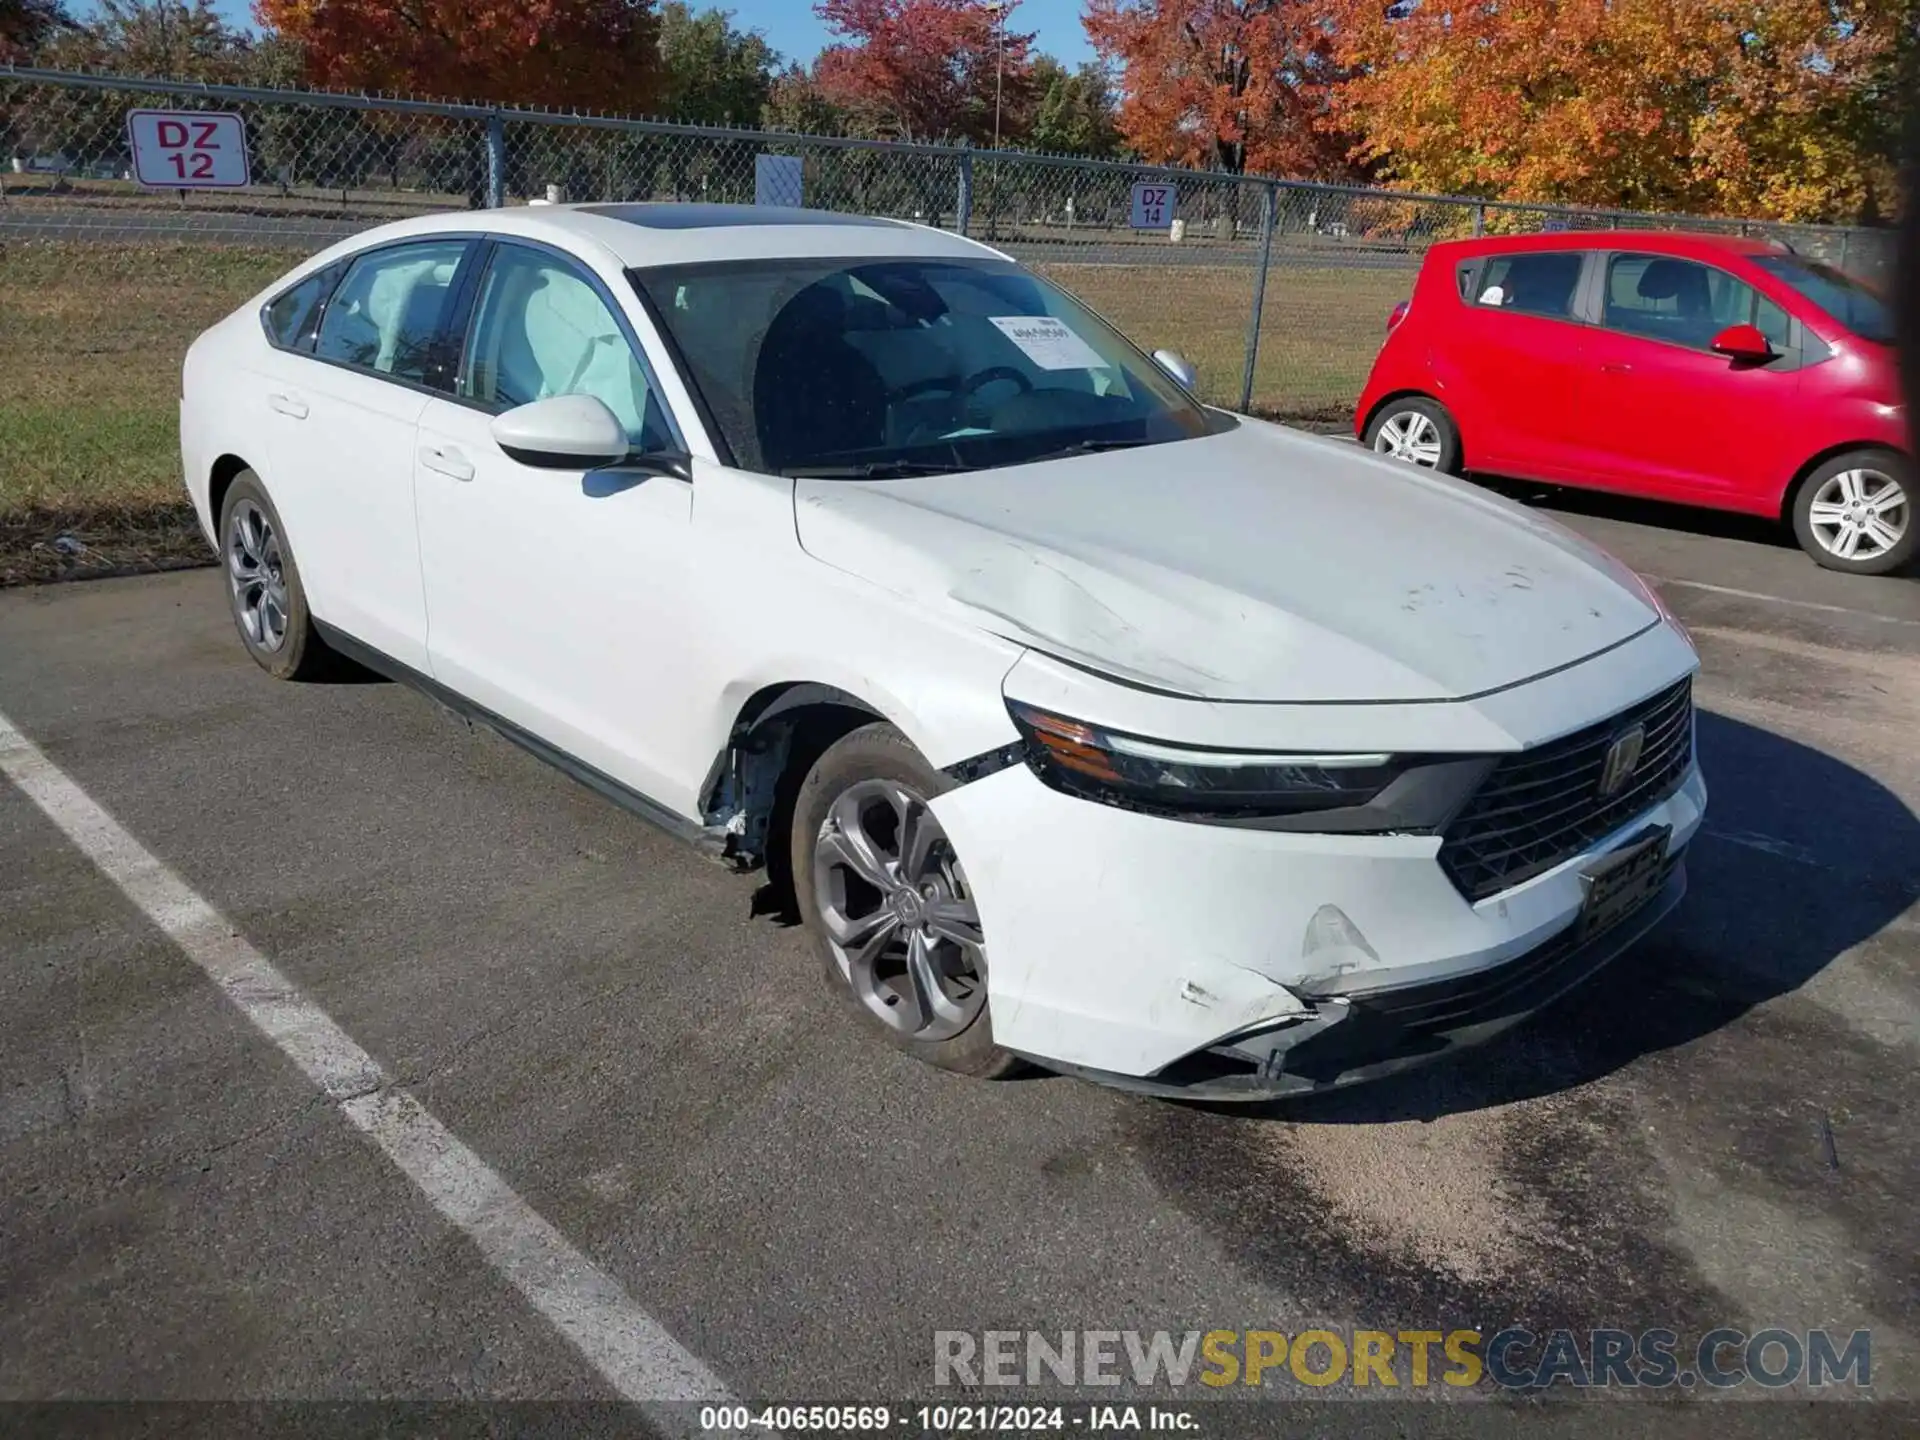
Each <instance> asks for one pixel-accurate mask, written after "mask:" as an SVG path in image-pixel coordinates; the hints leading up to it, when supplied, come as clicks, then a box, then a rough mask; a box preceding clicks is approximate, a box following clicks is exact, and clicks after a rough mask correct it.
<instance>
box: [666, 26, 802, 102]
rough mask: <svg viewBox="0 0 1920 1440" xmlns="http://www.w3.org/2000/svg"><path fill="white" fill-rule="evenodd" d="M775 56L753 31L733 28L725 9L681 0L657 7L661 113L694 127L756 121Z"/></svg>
mask: <svg viewBox="0 0 1920 1440" xmlns="http://www.w3.org/2000/svg"><path fill="white" fill-rule="evenodd" d="M778 63H779V56H777V55H775V54H774V52H773V51H772V50H771V49H770V48H769V47H768V45H767V42H766V39H765V38H764V37H763V36H762V35H761V34H760V32H759V31H757V30H736V29H735V28H734V26H733V16H732V15H731V14H730V13H729V12H728V11H725V10H702V11H699V12H697V13H696V12H695V11H694V10H693V9H692V8H691V7H689V6H687V5H685V4H682V3H681V0H669V3H668V4H666V5H664V6H663V7H661V10H660V70H661V84H660V99H659V110H660V113H661V114H662V115H664V116H666V117H667V118H668V119H669V120H684V121H686V122H688V123H690V124H695V125H753V124H757V123H759V119H760V112H761V110H762V109H764V108H765V106H766V103H767V101H768V99H769V98H770V97H771V95H772V91H773V77H774V71H775V68H776V66H777V65H778Z"/></svg>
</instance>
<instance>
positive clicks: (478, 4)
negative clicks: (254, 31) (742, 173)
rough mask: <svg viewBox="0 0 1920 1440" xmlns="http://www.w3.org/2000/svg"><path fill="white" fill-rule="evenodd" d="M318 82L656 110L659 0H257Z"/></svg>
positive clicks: (261, 17)
mask: <svg viewBox="0 0 1920 1440" xmlns="http://www.w3.org/2000/svg"><path fill="white" fill-rule="evenodd" d="M253 13H254V18H255V19H256V20H258V21H259V22H260V24H261V25H263V26H266V27H267V28H269V29H271V30H277V31H278V32H279V33H280V34H282V35H284V36H285V37H287V38H288V39H289V40H292V41H295V42H296V43H297V44H298V45H299V46H300V49H301V52H302V53H303V54H304V56H305V59H306V72H307V78H308V80H309V81H311V82H312V83H314V84H316V85H324V86H335V87H340V88H345V89H356V90H397V91H405V92H408V93H411V94H415V95H433V96H439V97H443V98H449V99H459V100H476V101H492V102H496V103H500V104H511V105H544V106H549V107H552V108H555V109H587V110H618V111H625V112H627V113H634V112H642V113H644V112H645V111H646V110H648V109H650V108H651V107H652V105H653V103H654V101H655V98H656V97H657V95H658V92H659V75H660V60H659V50H658V44H657V37H658V20H657V17H656V16H655V15H654V12H653V6H652V0H255V4H254V8H253Z"/></svg>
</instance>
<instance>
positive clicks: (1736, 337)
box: [1712, 325, 1773, 360]
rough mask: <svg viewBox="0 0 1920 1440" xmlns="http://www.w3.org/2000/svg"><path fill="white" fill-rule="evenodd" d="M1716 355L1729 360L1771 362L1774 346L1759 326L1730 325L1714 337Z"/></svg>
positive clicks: (1713, 346)
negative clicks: (1723, 356)
mask: <svg viewBox="0 0 1920 1440" xmlns="http://www.w3.org/2000/svg"><path fill="white" fill-rule="evenodd" d="M1712 349H1713V351H1714V353H1715V354H1718V355H1725V356H1726V357H1727V358H1728V359H1729V360H1771V359H1772V358H1773V346H1772V345H1770V344H1769V343H1768V342H1767V337H1766V336H1765V335H1763V334H1761V333H1760V327H1759V326H1757V325H1729V326H1727V328H1726V329H1724V330H1722V331H1721V332H1720V333H1719V334H1718V335H1716V336H1714V337H1713V342H1712Z"/></svg>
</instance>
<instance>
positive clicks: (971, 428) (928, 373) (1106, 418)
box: [630, 259, 1221, 478]
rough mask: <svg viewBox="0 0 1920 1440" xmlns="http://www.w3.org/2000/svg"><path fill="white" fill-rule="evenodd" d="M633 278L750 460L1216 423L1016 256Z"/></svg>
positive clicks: (1042, 450)
mask: <svg viewBox="0 0 1920 1440" xmlns="http://www.w3.org/2000/svg"><path fill="white" fill-rule="evenodd" d="M630 276H631V279H632V281H633V283H634V285H635V286H636V287H637V288H638V289H639V290H640V292H641V294H642V295H643V296H644V297H645V298H646V300H647V302H648V304H649V305H650V307H651V308H652V310H653V313H654V315H655V317H656V318H657V319H658V320H659V322H660V323H661V325H662V326H663V327H664V328H665V330H666V331H667V333H668V336H669V338H670V339H671V341H672V343H673V346H674V348H675V350H676V351H677V352H678V356H679V359H680V361H681V363H682V365H683V368H684V369H685V371H686V373H687V377H688V379H689V380H690V381H691V382H692V384H693V386H694V388H695V389H696V390H697V391H698V394H699V398H700V400H701V402H702V404H703V405H704V407H705V410H706V412H707V415H708V418H709V421H710V423H711V425H712V426H713V427H714V428H716V429H718V431H719V432H720V435H721V437H722V438H723V439H724V440H725V441H726V444H727V446H728V448H729V449H731V451H732V452H733V459H734V463H735V464H736V465H739V466H742V467H743V468H745V469H749V470H760V471H764V472H766V473H769V474H784V475H794V474H820V475H845V476H847V477H849V478H858V477H873V478H883V477H886V476H889V475H903V474H916V473H926V472H930V471H937V470H978V469H988V468H991V467H994V466H999V465H1017V464H1021V463H1023V462H1025V461H1029V460H1037V459H1041V458H1043V457H1046V456H1050V455H1059V454H1072V453H1075V452H1078V451H1087V450H1097V449H1107V448H1112V447H1118V446H1126V445H1151V444H1160V443H1164V442H1167V441H1173V440H1184V439H1188V438H1190V437H1192V436H1196V435H1202V434H1205V433H1207V431H1208V430H1209V429H1211V428H1215V426H1216V425H1217V424H1218V423H1221V422H1219V420H1218V418H1217V417H1213V416H1210V415H1209V413H1208V412H1207V411H1205V410H1202V409H1201V408H1200V406H1199V405H1197V404H1195V403H1194V401H1193V400H1192V399H1191V398H1190V397H1189V396H1188V395H1187V394H1186V393H1185V392H1184V391H1182V390H1181V389H1180V388H1179V387H1178V386H1177V385H1175V384H1174V382H1173V381H1172V380H1171V379H1169V378H1168V377H1167V376H1166V375H1165V374H1163V373H1162V372H1161V370H1160V368H1159V367H1158V366H1157V365H1155V364H1154V363H1153V362H1152V361H1151V360H1149V359H1147V358H1146V357H1145V356H1143V355H1142V354H1141V353H1140V352H1139V351H1138V350H1136V349H1134V348H1133V346H1131V345H1129V344H1128V343H1127V342H1126V341H1125V340H1123V339H1122V338H1121V337H1120V336H1119V335H1118V334H1117V333H1115V332H1114V330H1113V329H1112V328H1111V327H1109V326H1108V325H1106V324H1105V323H1104V322H1102V321H1101V320H1100V319H1099V318H1098V317H1097V316H1095V315H1094V314H1093V313H1092V312H1091V311H1089V310H1087V309H1086V308H1085V307H1084V306H1082V305H1080V304H1079V303H1078V302H1076V301H1075V300H1074V299H1073V298H1072V297H1071V296H1069V295H1067V294H1066V293H1065V292H1064V291H1061V290H1059V289H1056V288H1055V287H1054V286H1052V285H1049V284H1048V283H1047V282H1046V281H1044V280H1042V279H1040V278H1039V277H1038V276H1036V275H1034V274H1032V273H1030V272H1029V271H1026V270H1023V269H1021V268H1020V267H1019V266H1018V265H1015V264H1013V263H1012V262H1010V261H973V260H936V259H892V260H819V259H813V260H753V261H728V262H725V263H717V264H710V265H684V266H673V267H665V268H661V269H655V270H635V271H632V272H630Z"/></svg>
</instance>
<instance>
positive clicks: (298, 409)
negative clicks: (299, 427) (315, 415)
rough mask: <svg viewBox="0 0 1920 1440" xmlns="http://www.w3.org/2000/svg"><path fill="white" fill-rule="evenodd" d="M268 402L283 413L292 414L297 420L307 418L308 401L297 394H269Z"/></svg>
mask: <svg viewBox="0 0 1920 1440" xmlns="http://www.w3.org/2000/svg"><path fill="white" fill-rule="evenodd" d="M267 404H269V405H271V406H272V407H273V408H274V409H276V410H278V411H279V412H280V413H281V414H282V415H291V416H292V417H293V418H294V419H296V420H304V419H306V418H307V402H306V401H304V400H302V399H300V398H299V397H298V396H295V395H269V396H267Z"/></svg>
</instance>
